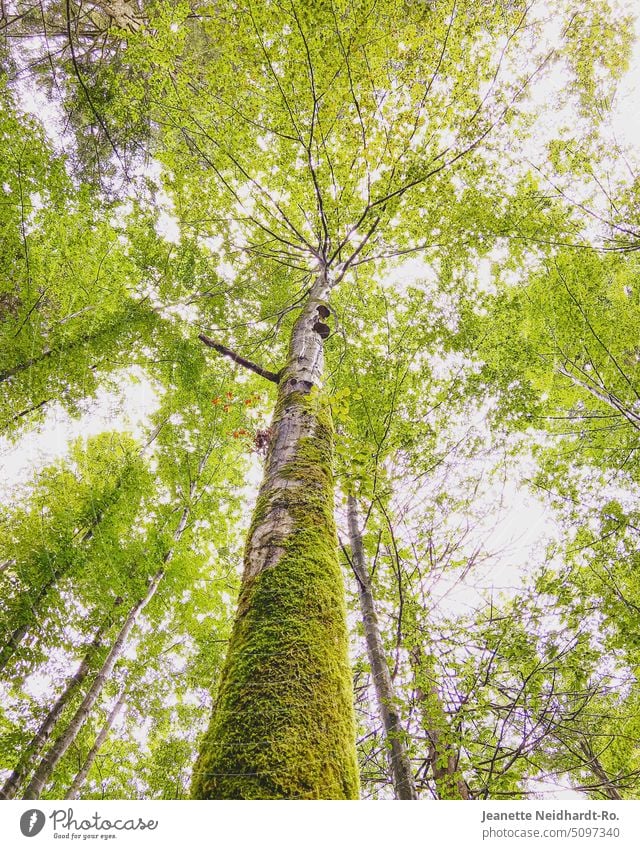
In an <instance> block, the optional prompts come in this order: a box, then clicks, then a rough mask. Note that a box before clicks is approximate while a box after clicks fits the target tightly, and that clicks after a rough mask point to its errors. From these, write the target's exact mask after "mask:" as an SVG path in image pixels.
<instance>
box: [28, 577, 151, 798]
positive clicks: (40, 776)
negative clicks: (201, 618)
mask: <svg viewBox="0 0 640 849" xmlns="http://www.w3.org/2000/svg"><path fill="white" fill-rule="evenodd" d="M163 575H164V568H161V569H159V570H158V571H157V572H156V574H155V575H154V576H153V578H152V579H151V580H150V582H149V587H148V589H147V592H146V594H145V595H144V597H143V598H141V599H140V600H139V601H138V602H136V604H134V605H133V607H132V608H131V610H130V611H129V614H128V616H127V618H126V619H125V621H124V624H123V626H122V628H121V629H120V632H119V634H118V636H117V637H116V640H115V642H114V644H113V646H112V647H111V651H110V652H109V654H108V655H107V657H106V659H105V661H104V663H103V664H102V668H101V669H100V671H99V672H98V674H97V675H96V677H95V679H94V681H93V683H92V684H91V687H90V688H89V690H88V692H87V694H86V696H85V697H84V699H83V700H82V703H81V704H80V707H79V708H78V709H77V711H76V712H75V714H74V716H73V718H72V719H71V722H70V723H69V725H68V726H67V729H66V731H65V732H64V733H63V734H62V735H60V737H58V739H57V740H56V742H55V743H54V744H53V746H52V747H51V749H49V751H48V752H47V754H46V755H45V756H44V758H43V759H42V761H41V762H40V764H39V766H38V768H37V769H36V771H35V773H34V775H33V778H32V779H31V781H30V782H29V784H28V785H27V789H26V790H25V792H24V795H23V797H22V798H23V799H39V798H40V794H41V793H42V791H43V789H44V786H45V784H46V783H47V781H48V780H49V778H50V777H51V773H52V772H53V770H54V769H55V767H56V766H57V764H58V762H59V761H60V759H61V758H62V756H63V755H64V754H65V753H66V751H67V749H68V748H69V746H70V745H71V744H72V743H73V741H74V740H75V739H76V737H77V736H78V733H79V732H80V730H81V728H82V726H83V725H84V723H85V722H86V720H87V717H88V716H89V714H90V712H91V710H92V708H93V706H94V704H95V703H96V701H97V700H98V698H99V696H100V694H101V693H102V689H103V687H104V685H105V684H106V682H107V681H108V679H109V676H110V675H111V673H112V671H113V668H114V666H115V665H116V663H117V661H118V660H119V659H120V657H121V656H122V653H123V651H124V649H125V647H126V645H127V641H128V639H129V634H130V633H131V630H132V628H133V626H134V625H135V624H136V621H137V619H138V616H139V615H140V613H141V612H142V610H143V609H144V608H145V607H146V605H147V604H148V603H149V602H150V601H151V599H152V598H153V596H154V595H155V593H156V590H157V589H158V586H159V584H160V581H161V580H162V577H163Z"/></svg>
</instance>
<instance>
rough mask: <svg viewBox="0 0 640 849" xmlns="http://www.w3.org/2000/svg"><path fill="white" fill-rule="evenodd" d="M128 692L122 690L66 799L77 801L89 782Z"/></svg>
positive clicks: (124, 689)
mask: <svg viewBox="0 0 640 849" xmlns="http://www.w3.org/2000/svg"><path fill="white" fill-rule="evenodd" d="M126 695H127V691H126V688H123V689H122V692H121V693H120V696H119V698H118V701H117V702H116V703H115V705H114V706H113V708H112V709H111V712H110V713H109V716H108V717H107V719H106V722H105V723H104V725H103V726H102V728H101V729H100V733H99V734H98V736H97V737H96V740H95V743H94V744H93V746H92V747H91V750H90V752H89V754H88V755H87V758H86V760H85V762H84V763H83V764H82V766H81V768H80V769H79V770H78V773H77V775H76V777H75V778H74V779H73V782H72V784H71V786H70V787H69V789H68V791H67V794H66V796H65V797H64V798H65V799H77V798H78V796H79V795H80V790H82V785H83V784H84V783H85V781H86V780H87V776H88V775H89V770H90V769H91V767H92V766H93V762H94V761H95V759H96V757H97V756H98V752H99V751H100V749H101V748H102V747H103V745H104V742H105V740H106V739H107V737H108V736H109V732H110V731H111V728H112V726H113V723H114V722H115V721H116V719H117V718H118V717H119V716H120V712H121V711H122V708H123V707H124V703H125V699H126Z"/></svg>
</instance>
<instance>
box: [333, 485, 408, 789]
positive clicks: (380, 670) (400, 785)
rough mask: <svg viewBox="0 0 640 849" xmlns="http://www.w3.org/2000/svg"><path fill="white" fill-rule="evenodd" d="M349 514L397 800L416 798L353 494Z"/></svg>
mask: <svg viewBox="0 0 640 849" xmlns="http://www.w3.org/2000/svg"><path fill="white" fill-rule="evenodd" d="M347 517H348V522H349V542H350V546H351V557H352V559H353V566H354V569H355V571H356V578H357V584H358V593H359V596H360V610H361V612H362V623H363V625H364V634H365V639H366V643H367V656H368V658H369V665H370V667H371V674H372V675H373V683H374V687H375V691H376V699H377V702H378V710H379V711H380V717H381V718H382V724H383V726H384V732H385V735H386V738H387V741H388V743H389V749H390V751H389V761H390V765H391V775H392V778H393V786H394V789H395V794H396V798H397V799H417V798H418V794H417V792H416V788H415V784H414V782H413V771H412V769H411V762H410V760H409V756H408V754H407V750H406V747H405V745H404V741H403V736H404V731H403V728H402V724H401V722H400V717H399V715H398V712H397V709H396V705H397V703H398V699H397V697H396V694H395V691H394V687H393V681H392V680H391V674H390V672H389V666H388V664H387V658H386V655H385V651H384V646H383V644H382V637H381V635H380V625H379V623H378V616H377V614H376V607H375V600H374V598H373V592H372V589H371V576H370V574H369V569H368V567H367V561H366V558H365V556H364V550H363V547H362V535H361V533H360V528H359V526H358V504H357V501H356V499H355V497H354V496H353V495H349V497H348V499H347Z"/></svg>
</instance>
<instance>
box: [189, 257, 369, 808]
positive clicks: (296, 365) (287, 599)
mask: <svg viewBox="0 0 640 849" xmlns="http://www.w3.org/2000/svg"><path fill="white" fill-rule="evenodd" d="M328 292H329V284H328V280H327V277H326V275H325V274H324V273H323V272H321V273H319V274H318V276H317V278H316V281H315V283H314V285H313V287H312V289H311V292H310V295H309V298H308V300H307V303H306V305H305V307H304V309H303V310H302V313H301V314H300V316H299V318H298V320H297V321H296V324H295V325H294V328H293V331H292V335H291V343H290V349H289V356H288V360H287V364H286V365H285V368H284V369H283V371H282V374H281V377H280V382H279V391H278V401H277V405H276V409H275V411H274V415H273V421H272V426H271V445H270V448H269V453H268V455H267V460H266V466H265V472H264V479H263V482H262V486H261V488H260V492H259V495H258V500H257V503H256V507H255V512H254V516H253V521H252V524H251V528H250V530H249V534H248V538H247V544H246V549H245V558H244V574H243V579H242V586H241V589H240V597H239V600H238V610H237V614H236V621H235V624H234V629H233V634H232V637H231V642H230V645H229V650H228V654H227V658H226V661H225V666H224V669H223V672H222V676H221V681H220V686H219V691H218V696H217V701H216V704H215V707H214V711H213V716H212V719H211V724H210V726H209V730H208V731H207V734H206V735H205V738H204V740H203V743H202V746H201V750H200V757H199V759H198V762H197V764H196V768H195V772H194V781H193V789H192V795H193V796H194V797H195V798H199V799H354V798H357V796H358V771H357V761H356V752H355V723H354V716H353V700H352V684H351V674H350V670H349V663H348V658H347V627H346V611H345V603H344V595H343V586H342V577H341V573H340V569H339V565H338V557H337V545H336V544H337V540H336V531H335V526H334V519H333V478H332V471H331V464H332V451H333V428H332V425H331V417H330V414H329V411H328V410H327V409H326V407H324V406H323V405H322V403H321V402H320V400H319V398H318V397H317V396H316V395H315V393H312V389H313V388H314V387H319V386H320V383H321V379H322V372H323V352H322V344H323V342H322V331H323V330H324V328H325V325H324V324H323V323H322V321H321V319H322V318H323V317H325V316H326V314H327V313H326V306H325V304H324V302H325V300H326V298H327V295H328Z"/></svg>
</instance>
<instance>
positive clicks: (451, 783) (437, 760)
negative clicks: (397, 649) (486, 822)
mask: <svg viewBox="0 0 640 849" xmlns="http://www.w3.org/2000/svg"><path fill="white" fill-rule="evenodd" d="M410 660H411V666H412V669H413V674H414V680H415V684H416V687H415V692H416V698H417V701H418V705H419V709H420V713H421V719H422V727H423V729H424V731H425V734H426V737H427V752H428V760H429V766H430V768H431V774H432V776H433V782H434V784H435V788H436V795H437V797H438V799H473V796H472V794H471V790H470V789H469V785H468V784H467V782H466V780H465V778H464V776H463V775H462V772H461V771H460V766H459V763H458V760H459V755H458V748H457V746H456V745H455V744H454V742H453V738H452V731H451V728H450V724H449V718H448V716H447V713H446V710H445V708H444V705H443V704H442V700H441V698H440V693H439V692H438V688H437V687H436V685H435V682H429V684H428V686H427V687H425V686H424V685H423V680H424V677H425V675H424V668H423V667H424V658H423V656H422V651H421V649H420V648H419V647H417V646H416V647H414V648H413V649H412V651H411V652H410Z"/></svg>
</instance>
